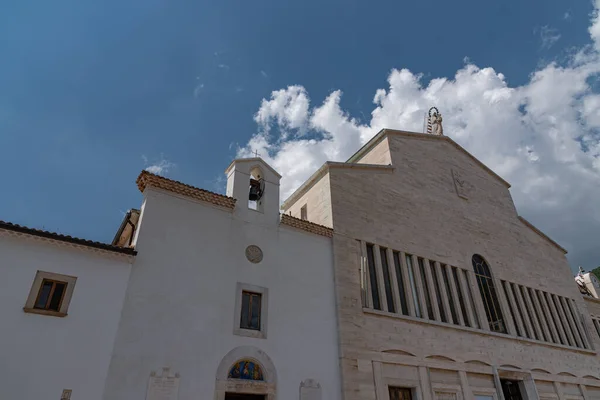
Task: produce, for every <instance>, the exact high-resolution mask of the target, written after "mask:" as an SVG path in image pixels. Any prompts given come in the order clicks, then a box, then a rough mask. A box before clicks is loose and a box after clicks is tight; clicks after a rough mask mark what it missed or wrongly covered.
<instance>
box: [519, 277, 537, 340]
mask: <svg viewBox="0 0 600 400" xmlns="http://www.w3.org/2000/svg"><path fill="white" fill-rule="evenodd" d="M517 290H519V292H521V297H522V298H523V307H525V315H524V316H525V318H528V319H529V323H530V324H531V330H532V331H533V332H532V339H536V340H540V338H539V336H538V333H537V330H536V329H535V321H534V320H533V312H532V310H530V309H529V303H528V302H527V298H526V297H525V296H527V291H525V290H524V288H523V286H521V285H517Z"/></svg>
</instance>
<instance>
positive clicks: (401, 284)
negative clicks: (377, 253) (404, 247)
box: [394, 251, 408, 315]
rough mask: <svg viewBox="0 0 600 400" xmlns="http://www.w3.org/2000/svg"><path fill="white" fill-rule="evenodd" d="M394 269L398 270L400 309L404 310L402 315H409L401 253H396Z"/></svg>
mask: <svg viewBox="0 0 600 400" xmlns="http://www.w3.org/2000/svg"><path fill="white" fill-rule="evenodd" d="M394 267H395V268H396V279H397V280H398V293H400V306H401V307H400V308H401V309H402V314H404V315H408V304H407V303H406V301H407V300H406V291H405V290H404V278H403V277H402V264H401V263H400V253H399V252H397V251H395V252H394Z"/></svg>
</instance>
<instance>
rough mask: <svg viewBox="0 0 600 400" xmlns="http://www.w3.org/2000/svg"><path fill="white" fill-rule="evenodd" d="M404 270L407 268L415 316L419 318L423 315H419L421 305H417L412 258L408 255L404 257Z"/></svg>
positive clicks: (417, 298)
mask: <svg viewBox="0 0 600 400" xmlns="http://www.w3.org/2000/svg"><path fill="white" fill-rule="evenodd" d="M406 268H408V279H409V281H410V289H411V292H412V296H413V302H414V304H415V315H416V316H417V317H419V318H421V317H422V316H423V315H422V314H421V305H420V303H419V296H418V295H417V285H416V283H415V273H414V269H413V265H412V256H411V255H410V254H407V255H406Z"/></svg>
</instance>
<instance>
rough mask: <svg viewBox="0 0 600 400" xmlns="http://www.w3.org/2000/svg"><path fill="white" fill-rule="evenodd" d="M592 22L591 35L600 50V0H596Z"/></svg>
mask: <svg viewBox="0 0 600 400" xmlns="http://www.w3.org/2000/svg"><path fill="white" fill-rule="evenodd" d="M591 17H592V23H591V25H590V29H589V32H590V36H591V37H592V40H593V41H594V43H595V44H596V50H597V51H600V0H596V3H595V7H594V11H592V15H591Z"/></svg>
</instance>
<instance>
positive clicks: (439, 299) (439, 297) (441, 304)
mask: <svg viewBox="0 0 600 400" xmlns="http://www.w3.org/2000/svg"><path fill="white" fill-rule="evenodd" d="M429 266H430V267H431V277H432V278H433V286H434V289H435V295H436V297H437V303H438V308H439V309H440V317H441V318H442V322H448V318H447V317H446V311H444V302H443V300H442V292H441V289H440V282H439V281H438V277H437V274H436V272H435V263H434V262H430V263H429Z"/></svg>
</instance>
